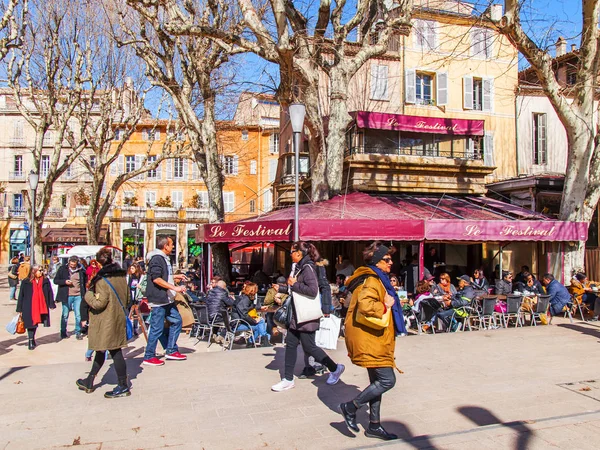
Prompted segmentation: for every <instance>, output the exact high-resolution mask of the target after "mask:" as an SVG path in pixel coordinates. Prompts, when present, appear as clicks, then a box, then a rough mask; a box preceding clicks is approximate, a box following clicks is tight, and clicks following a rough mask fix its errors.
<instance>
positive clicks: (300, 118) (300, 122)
mask: <svg viewBox="0 0 600 450" xmlns="http://www.w3.org/2000/svg"><path fill="white" fill-rule="evenodd" d="M289 111H290V121H291V122H292V131H293V132H294V194H295V199H294V242H297V241H298V223H299V220H300V211H299V209H298V206H299V205H298V202H299V199H300V197H299V176H300V175H299V173H300V139H301V137H302V130H303V129H304V115H305V114H306V107H305V106H304V105H303V104H302V103H292V104H291V105H290V107H289Z"/></svg>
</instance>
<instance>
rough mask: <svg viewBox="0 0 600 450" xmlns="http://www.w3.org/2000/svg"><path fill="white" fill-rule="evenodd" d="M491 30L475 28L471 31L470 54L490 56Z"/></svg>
mask: <svg viewBox="0 0 600 450" xmlns="http://www.w3.org/2000/svg"><path fill="white" fill-rule="evenodd" d="M492 39H493V35H492V30H490V29H488V28H475V29H473V31H472V32H471V55H472V56H479V57H481V58H486V59H487V58H491V57H492Z"/></svg>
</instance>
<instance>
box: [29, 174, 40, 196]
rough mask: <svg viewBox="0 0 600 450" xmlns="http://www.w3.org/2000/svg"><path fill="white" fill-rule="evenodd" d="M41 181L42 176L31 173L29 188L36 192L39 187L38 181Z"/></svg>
mask: <svg viewBox="0 0 600 450" xmlns="http://www.w3.org/2000/svg"><path fill="white" fill-rule="evenodd" d="M39 180H40V176H39V175H38V174H37V173H35V172H34V171H33V170H32V171H31V172H29V187H30V188H31V190H32V191H35V190H36V189H37V186H38V181H39Z"/></svg>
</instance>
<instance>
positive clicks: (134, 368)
mask: <svg viewBox="0 0 600 450" xmlns="http://www.w3.org/2000/svg"><path fill="white" fill-rule="evenodd" d="M142 362H143V358H132V357H126V358H125V364H126V365H127V379H128V381H130V382H131V381H133V380H135V379H136V378H137V376H138V375H139V374H140V373H142V371H143V369H142ZM113 365H114V364H113V361H112V359H108V358H107V359H106V360H105V362H104V365H103V366H102V369H107V370H106V371H105V372H104V375H102V378H101V379H100V381H99V382H98V384H96V385H95V387H96V388H99V387H102V386H104V385H106V384H113V385H114V384H117V381H118V380H117V372H116V371H115V369H114V367H113ZM90 369H91V366H90ZM87 372H88V373H89V370H88V371H87Z"/></svg>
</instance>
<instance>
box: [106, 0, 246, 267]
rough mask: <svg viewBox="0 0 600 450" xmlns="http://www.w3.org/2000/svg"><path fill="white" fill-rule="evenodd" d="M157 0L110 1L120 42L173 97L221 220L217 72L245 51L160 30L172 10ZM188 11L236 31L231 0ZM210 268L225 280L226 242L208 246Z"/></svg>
mask: <svg viewBox="0 0 600 450" xmlns="http://www.w3.org/2000/svg"><path fill="white" fill-rule="evenodd" d="M161 3H162V1H159V0H147V1H146V0H145V1H136V0H127V4H128V5H129V6H130V7H129V8H124V7H123V5H122V2H115V5H117V10H118V13H119V15H120V34H121V35H120V36H119V37H118V39H119V40H120V42H121V44H122V45H131V46H132V47H133V48H134V49H135V52H136V54H137V55H138V57H139V58H141V59H142V60H143V61H144V63H145V64H146V72H147V74H148V77H149V80H150V82H151V83H152V84H153V85H154V86H157V87H159V88H161V89H163V90H164V91H165V92H167V93H168V94H169V95H170V97H171V98H172V101H173V104H174V107H175V109H176V110H177V113H178V119H179V120H180V121H181V123H182V125H183V128H184V129H185V131H186V133H187V135H188V139H189V145H190V148H191V151H192V154H193V155H194V158H195V160H196V163H197V164H198V168H199V174H200V177H201V178H202V179H203V180H204V183H205V184H206V188H207V192H208V200H209V220H210V222H222V221H223V220H224V219H225V207H224V202H223V183H224V176H223V168H222V165H221V161H220V157H219V154H218V145H217V127H216V114H215V108H216V104H217V95H218V94H219V90H220V88H221V86H220V84H219V79H220V76H219V75H220V74H221V70H222V69H223V68H224V67H225V66H226V65H227V63H228V61H229V59H230V58H231V57H232V55H234V54H237V53H242V52H245V50H243V49H241V48H234V47H233V46H232V45H219V44H218V43H216V42H215V41H213V40H210V39H208V38H190V37H185V36H182V37H173V36H172V35H170V34H169V33H168V32H167V31H166V29H165V22H166V20H167V19H168V18H169V17H171V15H172V13H173V12H172V11H170V10H167V11H165V10H163V9H162V8H161ZM185 7H186V10H187V14H190V15H191V16H194V17H196V18H197V20H198V21H199V22H200V23H203V24H210V26H211V27H215V28H218V29H221V30H224V31H225V32H228V33H231V34H238V33H241V29H239V30H238V28H237V27H238V24H237V21H236V20H235V11H233V10H232V9H233V8H231V5H230V2H227V1H224V0H210V1H207V2H206V3H204V4H197V5H194V4H193V2H185ZM212 249H213V256H214V267H215V271H216V272H217V273H219V274H220V275H222V276H224V277H226V278H228V276H229V273H230V262H229V261H230V260H229V250H228V248H227V245H225V244H221V245H215V246H213V248H212Z"/></svg>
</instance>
